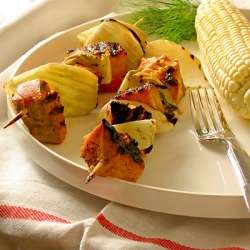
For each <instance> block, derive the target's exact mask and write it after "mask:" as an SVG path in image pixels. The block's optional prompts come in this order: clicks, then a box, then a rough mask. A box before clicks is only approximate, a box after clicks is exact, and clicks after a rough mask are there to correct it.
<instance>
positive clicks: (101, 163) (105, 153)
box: [80, 119, 145, 182]
mask: <svg viewBox="0 0 250 250" xmlns="http://www.w3.org/2000/svg"><path fill="white" fill-rule="evenodd" d="M137 145H138V144H137V142H136V141H135V140H133V139H131V137H130V136H129V135H127V134H126V135H125V134H122V133H118V132H117V131H116V130H115V128H114V127H113V126H112V125H110V124H109V123H108V122H107V121H106V120H105V119H103V120H102V122H101V123H100V124H99V125H98V126H97V127H96V128H95V129H94V130H93V131H92V132H90V133H89V134H87V135H86V136H84V138H83V144H82V148H81V153H80V156H81V157H82V158H83V159H84V160H85V161H86V163H87V164H88V166H89V172H90V175H89V176H88V178H87V182H89V181H90V180H91V179H93V177H94V176H96V175H98V176H103V177H107V176H109V177H115V178H119V179H123V180H127V181H132V182H135V181H137V179H138V178H139V177H140V176H141V174H142V173H143V170H144V167H145V166H144V161H143V159H142V156H141V152H140V150H139V149H138V147H137Z"/></svg>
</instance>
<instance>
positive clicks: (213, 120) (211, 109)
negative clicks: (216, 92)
mask: <svg viewBox="0 0 250 250" xmlns="http://www.w3.org/2000/svg"><path fill="white" fill-rule="evenodd" d="M209 90H210V89H209ZM211 90H212V91H213V89H211ZM204 95H205V102H206V105H207V109H208V117H209V121H210V127H211V129H210V132H216V131H221V130H223V127H222V126H221V123H220V119H219V117H218V112H217V110H218V109H217V107H216V106H215V102H214V97H213V94H212V96H210V94H209V93H208V89H207V88H206V89H204ZM211 99H212V100H211ZM218 120H219V121H218Z"/></svg>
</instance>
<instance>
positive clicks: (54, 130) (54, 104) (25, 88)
mask: <svg viewBox="0 0 250 250" xmlns="http://www.w3.org/2000/svg"><path fill="white" fill-rule="evenodd" d="M12 103H13V105H14V107H15V109H16V111H17V113H19V114H21V116H20V118H22V120H23V122H24V124H25V125H26V126H27V127H28V129H29V131H30V133H31V134H32V135H33V136H34V137H35V138H36V139H37V140H39V141H40V142H43V143H55V144H58V143H61V142H62V141H63V140H64V138H65V136H66V132H67V128H66V124H65V117H64V114H63V111H64V107H63V105H62V104H61V102H60V97H59V95H58V92H56V91H54V90H51V89H50V88H49V85H48V84H47V82H45V81H43V80H32V81H28V82H25V83H22V84H20V85H19V86H18V87H17V91H16V93H15V94H13V96H12Z"/></svg>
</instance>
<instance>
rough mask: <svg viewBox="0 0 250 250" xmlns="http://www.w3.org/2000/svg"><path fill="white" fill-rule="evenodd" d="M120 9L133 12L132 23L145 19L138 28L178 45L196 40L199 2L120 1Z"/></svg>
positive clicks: (186, 0)
mask: <svg viewBox="0 0 250 250" xmlns="http://www.w3.org/2000/svg"><path fill="white" fill-rule="evenodd" d="M118 6H119V7H118V8H119V9H123V10H125V11H130V12H132V13H133V14H132V21H134V22H136V21H138V20H139V19H143V21H142V22H140V23H139V24H138V27H139V28H141V29H142V30H144V31H145V32H146V33H147V34H148V35H152V34H154V35H156V36H157V37H158V38H160V39H167V40H170V41H173V42H176V43H180V42H181V41H183V40H194V39H196V30H195V26H194V24H195V16H196V12H197V8H198V2H197V1H196V2H194V1H193V2H190V1H189V0H170V1H158V0H140V1H134V0H120V3H119V5H118Z"/></svg>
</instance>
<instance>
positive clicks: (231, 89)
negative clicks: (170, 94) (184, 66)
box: [195, 0, 250, 119]
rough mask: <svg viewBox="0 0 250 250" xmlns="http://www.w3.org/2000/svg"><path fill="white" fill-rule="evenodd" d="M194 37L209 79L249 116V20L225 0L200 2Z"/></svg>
mask: <svg viewBox="0 0 250 250" xmlns="http://www.w3.org/2000/svg"><path fill="white" fill-rule="evenodd" d="M195 27H196V31H197V41H198V44H199V48H200V50H201V53H202V56H203V58H204V62H205V64H206V66H207V68H208V72H209V74H210V77H211V80H212V81H213V83H214V85H215V86H216V87H218V89H219V92H220V93H221V94H222V96H223V97H224V98H225V99H226V101H227V102H228V103H229V104H230V105H231V106H232V108H233V109H234V110H236V112H237V113H238V114H239V115H240V116H242V117H244V118H247V119H250V23H249V21H248V20H247V18H246V17H245V16H244V15H243V14H242V13H241V12H240V10H238V9H237V8H236V7H235V6H233V5H232V4H231V3H229V2H228V1H227V0H209V1H207V2H206V3H202V4H200V6H199V8H198V10H197V16H196V20H195Z"/></svg>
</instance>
